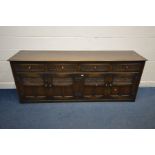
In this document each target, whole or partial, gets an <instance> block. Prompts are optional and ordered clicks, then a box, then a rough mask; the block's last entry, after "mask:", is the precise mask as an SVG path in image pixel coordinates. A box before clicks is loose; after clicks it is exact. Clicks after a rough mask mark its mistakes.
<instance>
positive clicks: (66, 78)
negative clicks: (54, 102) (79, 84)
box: [48, 74, 75, 99]
mask: <svg viewBox="0 0 155 155" xmlns="http://www.w3.org/2000/svg"><path fill="white" fill-rule="evenodd" d="M48 79H49V83H50V85H51V87H50V88H49V90H48V96H49V98H54V99H70V98H74V92H75V91H74V76H73V75H70V74H52V75H49V77H48Z"/></svg>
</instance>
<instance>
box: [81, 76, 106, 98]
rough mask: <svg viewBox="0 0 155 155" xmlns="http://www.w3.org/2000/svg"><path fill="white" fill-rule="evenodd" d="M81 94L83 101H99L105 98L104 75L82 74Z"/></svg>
mask: <svg viewBox="0 0 155 155" xmlns="http://www.w3.org/2000/svg"><path fill="white" fill-rule="evenodd" d="M81 76H82V77H83V78H82V79H81V87H82V89H81V92H82V97H83V98H85V99H99V98H104V97H105V96H106V93H107V92H106V89H105V87H104V85H105V77H104V74H82V75H81Z"/></svg>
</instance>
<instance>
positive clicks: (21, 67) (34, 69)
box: [14, 63, 45, 72]
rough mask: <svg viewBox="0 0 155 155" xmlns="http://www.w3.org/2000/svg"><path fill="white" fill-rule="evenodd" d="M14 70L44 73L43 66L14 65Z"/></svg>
mask: <svg viewBox="0 0 155 155" xmlns="http://www.w3.org/2000/svg"><path fill="white" fill-rule="evenodd" d="M14 69H15V71H17V72H43V71H45V65H44V64H27V63H26V64H23V63H22V64H14Z"/></svg>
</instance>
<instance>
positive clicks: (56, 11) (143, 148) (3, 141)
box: [0, 0, 155, 155]
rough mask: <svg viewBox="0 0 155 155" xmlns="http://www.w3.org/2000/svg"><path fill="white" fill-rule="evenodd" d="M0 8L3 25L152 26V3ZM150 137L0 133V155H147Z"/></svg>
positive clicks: (98, 1) (116, 0)
mask: <svg viewBox="0 0 155 155" xmlns="http://www.w3.org/2000/svg"><path fill="white" fill-rule="evenodd" d="M0 4H1V5H0V24H1V25H3V26H6V25H15V26H16V25H40V26H42V25H49V26H105V25H106V26H116V25H117V26H120V25H121V26H137V25H138V26H140V25H142V26H154V25H155V9H154V6H155V5H154V1H153V0H152V1H151V0H147V1H146V0H145V1H144V0H128V1H127V0H126V1H125V0H107V1H105V0H93V1H92V0H77V1H74V0H67V1H66V0H56V1H52V0H49V1H47V0H44V1H39V0H37V1H34V0H26V1H22V0H14V1H11V0H10V1H9V0H5V1H1V3H0ZM11 42H13V41H11ZM3 46H4V45H3ZM148 48H149V45H148ZM153 69H154V68H153V67H150V70H151V71H150V72H152V71H153ZM0 119H1V118H0ZM154 139H155V132H154V130H63V131H62V130H1V131H0V154H2V155H6V154H7V155H10V154H16V155H19V154H20V155H21V154H25V155H27V154H38V155H40V154H50V155H51V154H54V155H57V154H61V155H62V154H67V155H73V154H78V155H79V154H90V155H92V154H95V155H96V154H106V155H109V154H111V155H113V154H119V155H124V154H127V155H128V154H141V155H143V154H147V155H148V154H149V155H151V154H155V151H154Z"/></svg>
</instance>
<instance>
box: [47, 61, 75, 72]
mask: <svg viewBox="0 0 155 155" xmlns="http://www.w3.org/2000/svg"><path fill="white" fill-rule="evenodd" d="M47 68H48V71H52V72H75V71H77V64H67V63H53V64H48V65H47Z"/></svg>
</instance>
